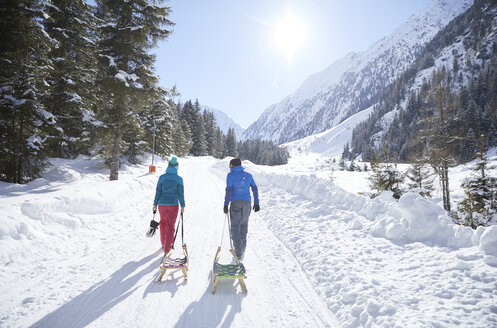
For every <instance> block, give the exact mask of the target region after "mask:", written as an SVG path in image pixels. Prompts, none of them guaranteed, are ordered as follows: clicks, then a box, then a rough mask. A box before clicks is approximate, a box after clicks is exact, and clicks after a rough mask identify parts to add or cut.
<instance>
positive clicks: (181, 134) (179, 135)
mask: <svg viewBox="0 0 497 328" xmlns="http://www.w3.org/2000/svg"><path fill="white" fill-rule="evenodd" d="M174 131H175V133H174V144H175V148H176V154H177V155H178V156H185V155H187V154H189V153H190V150H191V149H192V135H191V132H190V126H189V125H188V123H187V122H186V120H185V119H183V118H179V122H178V124H175V125H174Z"/></svg>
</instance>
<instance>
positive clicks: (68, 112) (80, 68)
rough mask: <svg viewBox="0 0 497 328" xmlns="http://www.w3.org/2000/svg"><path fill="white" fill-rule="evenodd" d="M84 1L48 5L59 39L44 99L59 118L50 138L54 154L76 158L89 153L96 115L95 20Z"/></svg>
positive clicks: (64, 0)
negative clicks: (55, 135)
mask: <svg viewBox="0 0 497 328" xmlns="http://www.w3.org/2000/svg"><path fill="white" fill-rule="evenodd" d="M92 9H93V8H92V7H90V6H89V5H88V4H87V3H86V2H85V1H83V0H52V6H48V7H47V13H48V15H49V17H50V18H49V19H48V20H47V22H46V24H45V25H46V29H47V32H48V34H49V35H50V36H51V37H52V38H54V39H55V40H57V47H54V48H53V49H52V50H51V51H50V53H49V57H50V58H52V61H53V66H54V69H53V70H52V71H51V72H50V76H49V79H48V80H49V84H50V86H51V92H50V94H49V95H48V97H47V98H46V100H45V101H44V102H45V104H46V107H47V109H48V111H50V112H51V113H52V114H53V115H54V116H55V119H56V121H57V127H58V134H57V137H56V138H54V139H52V140H51V141H50V144H51V148H52V149H53V150H54V153H55V155H57V156H60V157H66V158H67V157H75V156H77V155H78V154H81V153H88V152H89V150H90V148H91V147H92V146H93V142H92V140H91V138H90V135H91V132H92V131H93V124H95V123H96V122H95V118H94V113H93V107H94V105H95V99H94V95H95V93H96V90H95V88H94V81H95V78H96V72H97V71H96V57H95V56H94V53H95V52H96V42H95V29H96V27H95V26H96V19H95V17H94V16H93V15H92Z"/></svg>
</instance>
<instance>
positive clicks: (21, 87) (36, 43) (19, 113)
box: [0, 0, 57, 183]
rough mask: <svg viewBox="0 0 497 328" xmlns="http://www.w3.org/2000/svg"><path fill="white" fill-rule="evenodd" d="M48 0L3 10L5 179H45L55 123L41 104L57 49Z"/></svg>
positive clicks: (0, 174) (0, 69)
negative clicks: (47, 27) (47, 20)
mask: <svg viewBox="0 0 497 328" xmlns="http://www.w3.org/2000/svg"><path fill="white" fill-rule="evenodd" d="M44 4H45V2H44V1H39V0H25V1H18V0H6V1H2V6H1V7H0V21H1V22H2V28H1V29H0V38H1V40H2V47H1V50H0V51H1V53H0V180H2V181H6V182H15V183H25V182H29V181H30V180H32V179H35V178H38V177H40V175H41V172H42V170H43V168H44V167H45V166H46V165H47V160H46V158H47V156H48V155H50V149H49V144H48V143H49V141H50V140H51V139H52V138H54V136H55V134H56V130H55V127H56V123H57V122H56V120H55V117H54V116H53V115H52V113H50V112H48V111H47V110H46V108H45V106H44V104H43V102H42V100H43V99H44V98H45V97H46V96H47V94H48V90H47V86H48V83H47V81H45V80H44V78H45V77H46V76H47V74H48V73H49V72H50V70H51V69H52V66H51V64H52V62H51V61H50V60H49V57H48V56H47V54H48V52H49V51H50V50H51V49H52V48H53V47H54V46H55V41H54V40H52V39H51V38H50V37H49V36H48V35H47V33H46V32H45V31H44V28H43V26H42V24H41V23H40V22H43V19H44V17H46V16H47V15H46V13H45V12H44V9H45V8H44Z"/></svg>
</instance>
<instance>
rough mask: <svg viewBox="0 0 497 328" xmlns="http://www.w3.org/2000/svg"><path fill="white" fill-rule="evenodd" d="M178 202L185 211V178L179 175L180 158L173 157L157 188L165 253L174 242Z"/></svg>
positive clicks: (156, 203)
mask: <svg viewBox="0 0 497 328" xmlns="http://www.w3.org/2000/svg"><path fill="white" fill-rule="evenodd" d="M178 202H179V204H180V205H181V213H183V212H184V211H185V196H184V186H183V178H181V177H180V176H179V175H178V159H177V158H176V157H173V158H171V160H170V161H169V163H168V167H167V169H166V173H165V174H163V175H161V176H160V177H159V181H158V182H157V188H156V189H155V199H154V207H153V210H154V212H155V211H157V206H159V214H160V225H159V227H160V242H161V244H162V249H163V250H164V254H168V253H169V251H170V250H171V246H172V245H173V242H174V225H175V223H176V217H177V216H178V209H179V208H178Z"/></svg>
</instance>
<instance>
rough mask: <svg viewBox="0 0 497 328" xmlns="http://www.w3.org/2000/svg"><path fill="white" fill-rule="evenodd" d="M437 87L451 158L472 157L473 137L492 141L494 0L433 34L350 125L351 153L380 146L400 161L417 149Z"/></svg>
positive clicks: (496, 114)
mask: <svg viewBox="0 0 497 328" xmlns="http://www.w3.org/2000/svg"><path fill="white" fill-rule="evenodd" d="M442 87H443V88H446V89H447V90H446V91H444V90H443V89H441V88H442ZM440 90H442V91H444V92H445V94H444V102H443V106H444V109H445V112H446V114H445V115H446V116H447V120H448V126H447V133H448V134H449V136H450V138H451V139H450V140H449V141H450V149H449V150H450V152H451V153H452V155H453V157H454V158H455V159H456V160H458V161H461V162H464V161H467V160H469V159H472V158H473V156H474V154H475V152H476V148H477V144H478V143H479V142H483V144H484V146H485V147H489V146H492V145H494V146H495V145H497V2H496V1H494V0H486V1H481V0H479V1H476V2H475V4H474V5H473V6H472V7H471V8H470V9H469V10H468V11H466V12H465V13H464V14H462V15H461V16H459V17H457V18H455V19H454V20H453V21H452V22H450V23H449V24H448V25H447V26H446V27H445V28H444V29H442V30H441V31H440V32H439V33H438V34H437V35H436V36H435V38H433V40H432V41H431V42H430V43H429V44H428V45H427V46H426V48H425V50H424V51H423V52H422V53H421V54H420V56H419V58H418V59H417V60H416V62H415V63H414V64H413V65H412V66H411V67H410V68H409V69H408V70H407V71H406V72H404V73H403V74H402V75H401V76H400V77H399V78H398V79H397V80H395V82H394V83H392V84H391V85H390V87H389V88H388V89H387V90H386V91H385V93H384V94H383V95H382V97H381V99H380V101H379V105H378V106H376V108H375V110H374V113H373V115H372V116H371V118H370V119H369V120H367V121H365V122H363V123H361V124H359V125H358V127H357V128H356V129H355V130H354V134H353V138H352V139H353V141H352V145H351V146H352V150H353V152H354V153H355V154H356V155H357V154H362V155H363V158H372V157H373V154H374V152H375V150H376V149H378V148H380V147H381V146H382V145H386V146H387V148H388V150H389V153H390V154H392V155H393V156H396V157H397V158H398V159H399V160H402V161H403V160H408V159H409V158H410V157H411V156H417V155H419V154H422V153H423V152H424V151H425V148H426V146H427V145H428V144H427V141H426V140H425V139H424V137H423V136H424V133H425V130H426V129H427V128H428V126H427V123H426V122H427V121H428V120H429V119H431V118H432V117H433V116H435V115H437V112H438V108H439V101H437V94H439V93H440Z"/></svg>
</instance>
